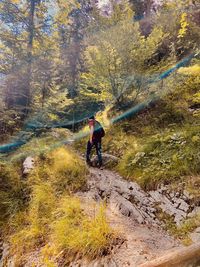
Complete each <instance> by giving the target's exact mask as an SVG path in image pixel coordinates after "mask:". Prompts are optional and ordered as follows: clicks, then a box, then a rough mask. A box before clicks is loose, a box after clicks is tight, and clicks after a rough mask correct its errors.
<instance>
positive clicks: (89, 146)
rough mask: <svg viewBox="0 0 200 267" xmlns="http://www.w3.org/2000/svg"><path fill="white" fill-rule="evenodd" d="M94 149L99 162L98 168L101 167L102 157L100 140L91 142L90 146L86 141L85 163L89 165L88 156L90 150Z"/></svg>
mask: <svg viewBox="0 0 200 267" xmlns="http://www.w3.org/2000/svg"><path fill="white" fill-rule="evenodd" d="M93 147H95V148H96V153H97V156H98V162H99V166H101V165H102V155H101V140H97V141H94V142H92V144H91V143H90V141H88V143H87V152H86V161H87V162H88V163H90V154H91V151H92V148H93Z"/></svg>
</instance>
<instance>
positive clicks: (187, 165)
mask: <svg viewBox="0 0 200 267" xmlns="http://www.w3.org/2000/svg"><path fill="white" fill-rule="evenodd" d="M198 138H199V127H192V128H191V126H190V125H188V126H185V127H184V128H180V129H177V128H176V129H174V130H172V131H169V130H168V131H165V132H164V133H158V134H157V135H155V136H151V137H146V138H141V139H140V141H139V143H140V144H142V145H141V146H140V149H139V150H137V151H129V152H127V153H126V154H125V155H124V157H123V158H122V161H121V163H120V165H119V170H120V172H122V173H123V174H125V175H126V176H128V177H131V178H134V179H136V180H137V181H138V182H139V183H140V184H141V185H142V186H143V187H146V188H152V187H153V188H154V187H156V186H157V184H159V183H171V182H173V181H174V180H177V179H178V180H180V179H181V177H184V176H187V175H191V174H197V173H199V172H200V169H199V166H200V165H199V163H200V158H199V153H198V151H199V146H198V144H199V141H198V140H199V139H198Z"/></svg>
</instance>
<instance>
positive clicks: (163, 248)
mask: <svg viewBox="0 0 200 267" xmlns="http://www.w3.org/2000/svg"><path fill="white" fill-rule="evenodd" d="M128 188H129V190H131V191H133V192H132V194H134V195H135V197H136V198H137V197H140V198H141V202H142V201H145V198H146V193H145V192H144V191H142V189H141V188H140V187H139V186H138V185H137V184H135V183H133V182H128V181H125V180H124V179H123V178H122V177H120V176H119V175H118V174H116V173H114V172H112V171H109V170H106V169H104V170H99V169H97V168H90V178H89V180H88V188H87V190H86V191H85V192H83V193H78V196H79V197H80V198H81V203H82V205H83V207H84V210H85V212H87V213H89V215H90V216H93V214H95V213H96V212H97V210H98V208H99V205H100V203H101V202H102V200H103V201H105V202H106V203H107V205H106V216H107V220H108V221H109V223H110V225H111V227H112V228H113V229H114V230H115V231H116V232H117V233H118V234H119V236H121V237H122V239H123V240H124V241H123V242H121V244H120V245H119V246H117V247H116V248H113V250H112V252H111V253H110V255H107V256H105V257H104V258H101V259H97V260H95V261H93V262H90V263H88V262H87V261H86V262H84V261H81V262H80V261H78V262H74V263H72V265H71V266H78V264H80V265H79V266H84V267H86V266H91V267H93V266H97V267H98V266H108V267H114V266H120V267H121V266H122V267H126V266H131V267H139V266H140V264H142V263H145V262H147V261H148V260H152V259H155V258H157V257H159V256H162V255H165V254H166V253H168V252H172V251H174V250H176V249H177V248H180V247H182V245H181V244H180V242H179V241H177V240H175V239H174V238H173V237H172V236H170V235H169V233H168V232H166V231H165V230H163V228H162V226H161V223H160V222H159V221H157V219H156V218H155V217H154V216H149V214H147V212H146V214H145V212H144V211H143V212H140V211H139V206H140V204H141V203H139V201H136V199H134V201H132V203H131V202H130V201H129V200H130V194H129V192H128ZM128 199H129V200H128ZM146 200H147V199H146ZM134 202H135V203H134ZM133 203H134V204H133ZM152 212H154V211H153V209H152ZM145 216H146V217H145ZM152 218H153V219H152Z"/></svg>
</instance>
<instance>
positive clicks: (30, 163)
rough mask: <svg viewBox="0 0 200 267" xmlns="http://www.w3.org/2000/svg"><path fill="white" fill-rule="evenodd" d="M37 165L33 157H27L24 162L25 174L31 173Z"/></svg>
mask: <svg viewBox="0 0 200 267" xmlns="http://www.w3.org/2000/svg"><path fill="white" fill-rule="evenodd" d="M34 165H35V160H34V158H33V157H27V158H26V159H25V161H24V162H23V174H24V175H27V174H29V173H30V172H31V171H32V170H33V169H34Z"/></svg>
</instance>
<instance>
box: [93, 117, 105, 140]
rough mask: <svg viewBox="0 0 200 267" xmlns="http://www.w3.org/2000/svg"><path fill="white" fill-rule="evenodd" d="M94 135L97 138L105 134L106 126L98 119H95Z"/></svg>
mask: <svg viewBox="0 0 200 267" xmlns="http://www.w3.org/2000/svg"><path fill="white" fill-rule="evenodd" d="M93 136H94V138H95V139H101V138H102V137H104V136H105V131H104V128H103V127H102V125H101V123H100V122H98V121H95V127H94V133H93Z"/></svg>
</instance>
